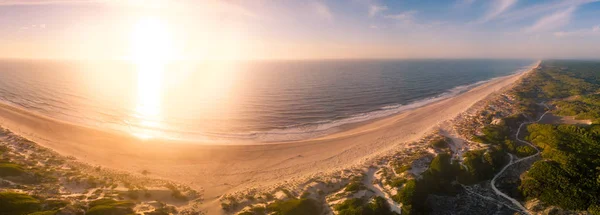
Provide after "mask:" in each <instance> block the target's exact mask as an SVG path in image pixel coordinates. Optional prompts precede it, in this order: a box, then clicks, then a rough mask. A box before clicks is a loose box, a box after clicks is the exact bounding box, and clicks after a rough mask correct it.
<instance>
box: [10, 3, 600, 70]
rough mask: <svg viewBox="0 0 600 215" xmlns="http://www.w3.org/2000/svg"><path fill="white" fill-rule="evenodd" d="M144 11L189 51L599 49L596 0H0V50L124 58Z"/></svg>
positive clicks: (475, 54)
mask: <svg viewBox="0 0 600 215" xmlns="http://www.w3.org/2000/svg"><path fill="white" fill-rule="evenodd" d="M147 17H153V19H154V18H155V17H158V19H160V20H161V21H160V23H165V24H164V25H165V26H167V27H164V28H162V27H161V28H160V29H161V30H162V29H168V31H169V35H170V36H169V38H170V40H173V41H174V42H169V44H173V46H174V47H176V48H174V49H173V50H177V51H176V53H177V56H179V57H183V58H191V59H195V58H235V59H239V58H242V59H272V58H284V59H305V58H598V56H600V2H598V1H596V0H547V1H532V0H529V1H525V0H485V1H484V0H455V1H453V0H447V1H427V0H395V1H377V0H347V1H341V0H340V1H337V0H335V1H334V0H305V1H292V0H282V1H268V0H256V1H236V0H225V1H212V0H206V1H194V0H171V1H167V0H147V1H142V0H122V1H117V0H0V45H1V46H3V47H6V48H5V49H3V50H0V57H19V58H123V57H127V56H128V53H129V52H130V51H129V50H128V49H129V48H128V47H130V45H129V44H130V43H131V40H132V39H131V38H130V36H129V35H130V31H131V29H134V28H135V26H136V23H139V22H140V21H139V20H143V19H146V18H147ZM153 31H157V29H154V30H152V29H150V32H153ZM149 34H152V33H149ZM138 39H139V38H138ZM133 40H135V39H133ZM161 41H162V40H161ZM154 42H158V41H154ZM162 42H164V41H162ZM149 50H152V49H149ZM174 52H175V51H174Z"/></svg>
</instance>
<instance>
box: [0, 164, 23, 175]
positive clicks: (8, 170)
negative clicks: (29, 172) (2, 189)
mask: <svg viewBox="0 0 600 215" xmlns="http://www.w3.org/2000/svg"><path fill="white" fill-rule="evenodd" d="M23 174H25V170H24V169H23V167H21V166H20V165H18V164H14V163H0V177H7V176H20V175H23Z"/></svg>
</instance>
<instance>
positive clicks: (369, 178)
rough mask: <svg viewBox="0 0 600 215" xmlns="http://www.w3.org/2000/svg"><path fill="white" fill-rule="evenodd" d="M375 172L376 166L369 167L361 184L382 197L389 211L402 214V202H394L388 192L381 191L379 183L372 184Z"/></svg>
mask: <svg viewBox="0 0 600 215" xmlns="http://www.w3.org/2000/svg"><path fill="white" fill-rule="evenodd" d="M375 172H377V169H376V168H369V171H367V175H366V178H365V181H364V183H363V184H365V186H367V188H368V189H369V190H371V191H373V192H375V195H376V196H379V197H381V198H384V199H385V201H386V202H387V203H388V205H389V206H390V210H391V211H393V212H396V213H398V214H402V204H398V203H396V201H394V200H393V199H392V197H391V196H390V195H389V194H387V193H386V192H384V191H383V188H381V186H380V185H379V184H373V178H374V177H375Z"/></svg>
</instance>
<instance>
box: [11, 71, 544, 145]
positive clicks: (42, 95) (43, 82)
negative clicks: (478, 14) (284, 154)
mask: <svg viewBox="0 0 600 215" xmlns="http://www.w3.org/2000/svg"><path fill="white" fill-rule="evenodd" d="M533 63H534V61H533V60H345V61H342V60H340V61H277V62H244V63H235V64H232V63H228V64H225V63H221V64H217V63H211V64H207V63H197V64H192V63H176V64H170V65H167V66H163V65H158V64H152V63H147V64H146V65H139V64H137V65H134V64H128V63H124V62H102V63H99V62H96V63H82V62H65V61H23V60H20V61H8V60H4V61H0V100H1V101H2V102H5V103H8V104H10V105H14V106H17V107H21V108H24V109H26V110H29V111H31V112H35V113H38V114H42V115H45V116H49V117H51V118H55V119H59V120H64V121H69V122H73V123H77V124H82V125H86V126H92V127H99V128H103V129H112V130H117V131H124V132H128V133H130V134H133V135H136V136H139V137H142V138H175V139H185V140H200V141H215V142H219V141H226V142H229V141H280V140H298V139H305V138H311V137H316V136H320V135H325V134H328V133H332V132H336V131H338V130H339V129H340V128H339V127H340V126H341V125H345V124H349V123H357V122H362V121H365V120H370V119H374V118H380V117H384V116H389V115H392V114H395V113H399V112H402V111H404V110H407V109H410V108H415V107H419V106H422V105H425V104H428V103H431V102H433V101H437V100H440V99H443V98H447V97H450V96H455V95H457V94H459V93H462V92H464V91H466V90H468V89H470V88H472V87H474V86H476V85H479V84H481V83H483V82H485V81H487V80H490V79H492V78H495V77H499V76H505V75H509V74H512V73H515V72H517V71H519V70H523V69H525V68H527V67H528V66H530V65H531V64H533Z"/></svg>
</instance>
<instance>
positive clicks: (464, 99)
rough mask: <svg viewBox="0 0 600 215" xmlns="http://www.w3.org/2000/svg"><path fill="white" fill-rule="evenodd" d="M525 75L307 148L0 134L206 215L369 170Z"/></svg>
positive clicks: (72, 128) (52, 130)
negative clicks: (235, 202) (182, 194)
mask: <svg viewBox="0 0 600 215" xmlns="http://www.w3.org/2000/svg"><path fill="white" fill-rule="evenodd" d="M524 74H526V73H519V74H514V75H510V76H505V77H500V78H496V79H493V80H491V81H489V82H487V83H485V84H482V85H480V86H477V87H475V88H473V89H471V90H470V91H468V92H465V93H463V94H460V95H458V96H456V97H452V98H448V99H445V100H441V101H438V102H435V103H432V104H429V105H427V106H424V107H421V108H417V109H413V110H408V111H406V112H403V113H401V114H397V115H394V116H391V117H387V118H383V119H379V120H375V121H372V122H369V123H364V124H361V125H356V126H353V127H352V128H348V129H346V130H345V131H343V132H339V133H335V134H332V135H328V136H325V137H321V138H316V139H312V140H304V141H295V142H286V143H269V144H257V145H206V144H203V143H191V142H184V143H182V142H172V141H168V140H153V139H149V140H141V139H138V138H135V137H132V136H131V135H127V134H119V133H111V132H108V131H100V130H97V129H93V128H87V127H82V126H78V125H73V124H70V123H66V122H61V121H56V120H52V119H49V118H46V117H42V116H38V115H33V114H31V113H28V112H25V111H23V110H20V109H17V108H14V107H11V106H7V105H1V106H0V122H1V126H3V127H4V128H8V129H10V130H11V131H13V132H14V133H16V134H18V135H21V136H23V137H25V138H28V139H30V140H32V141H35V142H37V143H39V144H41V145H42V146H45V147H48V148H51V149H53V150H55V151H57V152H58V153H60V154H63V155H66V156H73V157H75V158H77V159H79V160H81V161H82V162H86V163H89V164H91V165H101V166H105V167H109V168H114V169H119V170H125V171H130V172H134V173H140V172H142V171H143V170H147V171H149V172H150V173H151V176H154V177H159V178H164V179H169V180H173V181H177V182H180V183H184V184H188V185H190V186H192V187H194V188H196V189H200V190H204V196H205V200H206V203H205V205H206V207H207V208H208V212H209V214H213V213H212V212H215V211H220V210H218V207H217V206H218V200H217V199H218V197H219V196H220V195H222V194H225V193H228V192H232V191H236V190H242V189H246V188H248V187H256V186H269V185H273V184H276V183H280V182H283V181H284V180H292V179H294V178H296V179H297V178H306V177H310V176H313V175H319V174H323V173H326V172H331V171H336V170H340V169H344V168H348V167H352V166H357V165H364V164H368V162H370V161H373V160H374V159H375V158H378V157H380V156H382V155H386V154H389V153H391V152H394V151H396V150H399V149H401V148H402V147H403V146H404V145H405V144H406V143H408V142H411V141H415V140H418V139H420V138H421V137H422V136H424V135H425V134H427V133H429V132H431V131H432V130H433V129H435V128H436V127H437V126H438V125H439V124H440V123H442V122H444V121H446V120H450V119H453V118H455V117H456V116H457V115H459V114H460V113H462V112H464V111H466V110H467V109H468V108H469V107H471V106H472V105H473V104H475V103H476V102H477V101H480V100H482V99H484V98H485V97H487V96H488V95H490V94H492V93H494V92H496V91H499V90H501V89H503V88H505V87H508V86H510V85H511V84H512V83H514V82H515V81H516V80H518V79H519V78H520V77H522V76H523V75H524Z"/></svg>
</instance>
